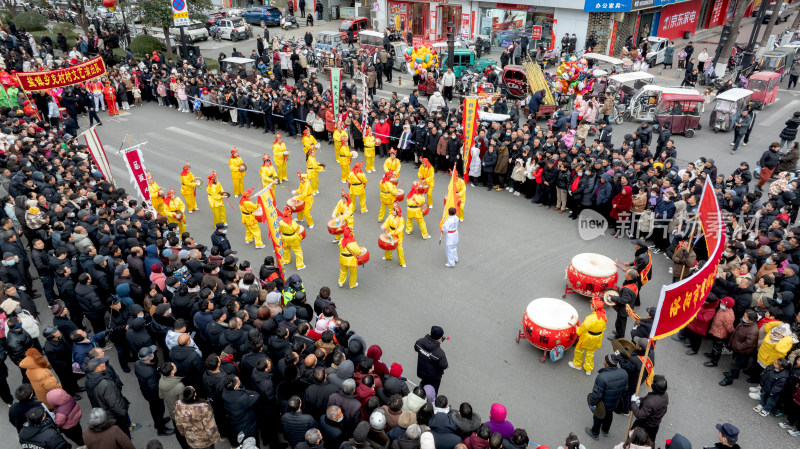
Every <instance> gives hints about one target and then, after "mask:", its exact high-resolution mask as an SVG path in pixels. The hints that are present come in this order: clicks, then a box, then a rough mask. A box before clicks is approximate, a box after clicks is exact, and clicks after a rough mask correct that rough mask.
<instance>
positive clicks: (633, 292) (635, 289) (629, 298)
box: [608, 270, 639, 340]
mask: <svg viewBox="0 0 800 449" xmlns="http://www.w3.org/2000/svg"><path fill="white" fill-rule="evenodd" d="M638 281H639V272H638V271H636V270H628V271H626V272H625V280H624V281H622V287H621V288H620V289H619V296H614V297H613V299H614V306H613V307H614V310H615V311H616V312H617V319H616V321H615V322H614V335H612V336H611V337H608V339H609V340H616V339H618V338H625V326H626V325H627V324H628V310H627V308H626V307H625V306H629V305H632V304H633V303H634V302H635V301H636V298H637V296H638V295H639V286H638V285H637V284H638Z"/></svg>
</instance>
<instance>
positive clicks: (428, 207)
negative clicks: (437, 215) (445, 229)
mask: <svg viewBox="0 0 800 449" xmlns="http://www.w3.org/2000/svg"><path fill="white" fill-rule="evenodd" d="M430 211H431V208H430V206H428V205H427V204H425V205H423V206H422V216H423V217H424V216H426V215H428V212H430Z"/></svg>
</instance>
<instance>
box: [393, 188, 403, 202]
mask: <svg viewBox="0 0 800 449" xmlns="http://www.w3.org/2000/svg"><path fill="white" fill-rule="evenodd" d="M405 196H406V192H404V191H403V189H397V196H395V197H394V201H395V203H399V202H401V201H403V198H404V197H405Z"/></svg>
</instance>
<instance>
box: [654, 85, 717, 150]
mask: <svg viewBox="0 0 800 449" xmlns="http://www.w3.org/2000/svg"><path fill="white" fill-rule="evenodd" d="M705 100H706V97H704V96H702V95H700V92H698V91H697V90H695V89H681V91H680V92H664V93H662V94H661V98H660V99H659V101H658V106H657V107H656V122H657V124H658V126H657V128H659V129H660V128H663V127H666V126H667V123H669V130H670V131H671V132H672V134H683V135H684V136H686V137H690V138H691V137H693V136H694V132H695V130H697V131H699V130H700V129H702V125H701V124H700V115H701V114H702V104H703V102H705Z"/></svg>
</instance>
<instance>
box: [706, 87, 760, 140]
mask: <svg viewBox="0 0 800 449" xmlns="http://www.w3.org/2000/svg"><path fill="white" fill-rule="evenodd" d="M752 95H753V91H752V90H748V89H740V88H738V87H737V88H734V89H729V90H726V91H725V92H723V93H721V94H719V95H717V104H716V105H715V106H714V110H713V111H711V118H710V119H709V121H708V126H709V128H711V129H713V130H714V132H718V131H722V132H727V131H730V130H731V128H732V126H733V121H734V120H735V119H736V116H737V115H739V114H741V112H742V110H743V109H745V108H746V107H747V105H748V104H750V97H751V96H752Z"/></svg>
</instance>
